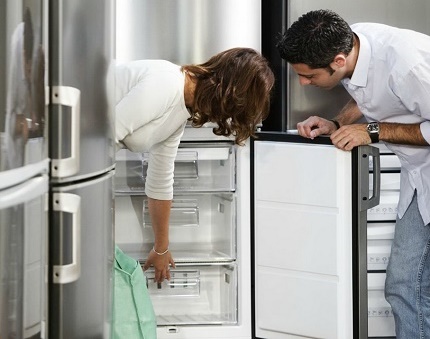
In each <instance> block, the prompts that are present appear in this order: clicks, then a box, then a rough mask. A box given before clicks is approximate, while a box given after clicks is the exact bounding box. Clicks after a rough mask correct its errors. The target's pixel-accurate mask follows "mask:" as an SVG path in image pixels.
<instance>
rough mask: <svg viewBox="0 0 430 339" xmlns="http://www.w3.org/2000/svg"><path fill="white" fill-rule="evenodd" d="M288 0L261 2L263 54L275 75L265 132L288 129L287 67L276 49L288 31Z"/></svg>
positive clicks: (264, 0) (264, 124)
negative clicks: (286, 30) (278, 42)
mask: <svg viewBox="0 0 430 339" xmlns="http://www.w3.org/2000/svg"><path fill="white" fill-rule="evenodd" d="M286 20H287V0H270V1H268V0H262V1H261V52H262V54H263V55H264V56H265V57H266V58H267V60H268V61H269V63H270V67H271V68H272V71H273V73H274V74H275V79H276V81H275V87H274V89H273V92H272V102H271V105H270V114H269V116H268V117H267V119H266V120H264V121H263V127H262V130H263V131H285V130H286V128H287V115H286V111H287V109H286V100H285V99H286V95H287V66H286V62H285V61H284V60H283V59H282V58H281V56H280V55H279V52H278V50H277V48H276V42H277V41H278V40H279V37H280V35H281V34H282V33H283V32H284V31H285V29H286V26H287V24H286Z"/></svg>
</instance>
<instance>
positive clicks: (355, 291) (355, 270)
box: [351, 148, 360, 339]
mask: <svg viewBox="0 0 430 339" xmlns="http://www.w3.org/2000/svg"><path fill="white" fill-rule="evenodd" d="M351 158H352V159H351V162H352V173H351V179H352V180H351V181H352V220H351V226H352V277H353V280H352V326H353V338H354V339H360V333H359V332H360V331H359V329H360V321H359V320H360V317H359V307H358V304H359V300H360V288H359V284H358V282H357V279H358V278H357V277H358V276H359V262H358V261H359V253H358V252H359V247H358V241H359V236H358V227H359V224H358V220H359V214H360V211H359V208H358V206H359V201H358V194H356V189H357V188H358V184H359V183H358V167H359V159H358V152H357V148H354V149H353V150H352V156H351Z"/></svg>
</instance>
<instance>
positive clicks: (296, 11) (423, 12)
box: [286, 0, 430, 128]
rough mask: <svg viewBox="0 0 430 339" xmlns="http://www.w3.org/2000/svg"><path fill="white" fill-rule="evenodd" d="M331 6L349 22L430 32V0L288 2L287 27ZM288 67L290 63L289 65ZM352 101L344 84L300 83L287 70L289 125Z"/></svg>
mask: <svg viewBox="0 0 430 339" xmlns="http://www.w3.org/2000/svg"><path fill="white" fill-rule="evenodd" d="M326 8H327V9H331V10H334V11H335V12H337V13H338V14H339V15H341V16H342V17H343V18H344V19H345V20H346V21H347V22H348V23H349V24H353V23H356V22H379V23H384V24H388V25H393V26H398V27H403V28H409V29H413V30H416V31H419V32H422V33H426V34H430V19H429V16H428V13H430V2H429V1H427V0H415V1H414V2H413V6H412V5H411V3H409V2H407V1H402V0H377V1H375V0H364V1H355V2H354V1H352V2H341V1H336V0H318V1H315V0H291V1H288V26H289V25H291V24H292V23H293V22H294V21H295V20H297V19H298V18H299V16H301V15H302V14H304V13H306V12H308V11H311V10H315V9H326ZM288 67H289V66H288ZM348 100H349V95H348V93H347V92H346V91H345V89H344V88H343V86H342V85H339V86H337V87H336V88H334V89H333V90H331V91H325V90H322V89H319V88H315V87H311V86H300V84H299V80H298V77H297V75H296V74H295V73H294V72H293V71H289V72H288V96H287V100H286V104H287V128H296V125H297V123H298V122H300V121H303V120H304V119H306V118H308V117H309V116H311V115H319V116H323V117H326V118H332V117H334V116H335V115H336V114H337V113H338V112H339V111H340V109H341V108H342V107H343V106H344V105H345V103H346V102H347V101H348Z"/></svg>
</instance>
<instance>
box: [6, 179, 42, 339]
mask: <svg viewBox="0 0 430 339" xmlns="http://www.w3.org/2000/svg"><path fill="white" fill-rule="evenodd" d="M47 192H48V176H47V175H46V174H45V175H42V176H37V177H34V178H32V179H30V180H27V181H25V182H23V183H21V184H18V185H16V186H14V187H12V188H8V189H4V190H2V191H0V276H1V279H0V337H1V338H30V337H32V338H33V336H34V338H36V336H37V337H43V336H44V335H45V332H44V329H43V324H44V323H46V311H47V285H46V284H45V277H46V265H47V251H46V242H47V239H46V238H47V213H46V200H47Z"/></svg>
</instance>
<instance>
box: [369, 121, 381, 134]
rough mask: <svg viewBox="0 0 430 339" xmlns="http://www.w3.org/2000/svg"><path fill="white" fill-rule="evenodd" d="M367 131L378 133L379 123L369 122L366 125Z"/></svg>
mask: <svg viewBox="0 0 430 339" xmlns="http://www.w3.org/2000/svg"><path fill="white" fill-rule="evenodd" d="M367 131H368V132H369V133H379V124H378V123H377V122H371V123H369V124H368V125H367Z"/></svg>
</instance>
